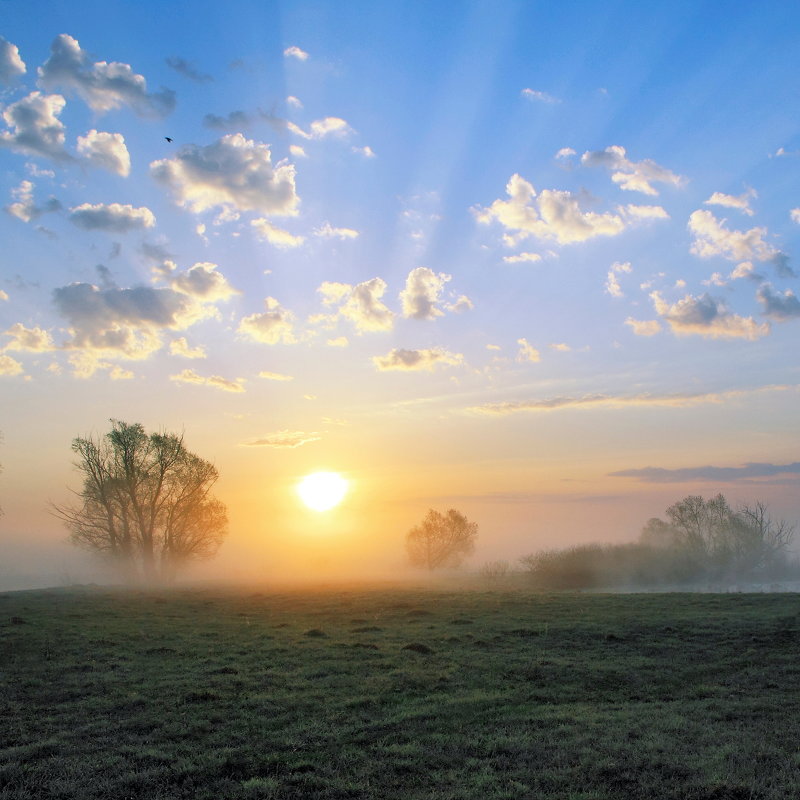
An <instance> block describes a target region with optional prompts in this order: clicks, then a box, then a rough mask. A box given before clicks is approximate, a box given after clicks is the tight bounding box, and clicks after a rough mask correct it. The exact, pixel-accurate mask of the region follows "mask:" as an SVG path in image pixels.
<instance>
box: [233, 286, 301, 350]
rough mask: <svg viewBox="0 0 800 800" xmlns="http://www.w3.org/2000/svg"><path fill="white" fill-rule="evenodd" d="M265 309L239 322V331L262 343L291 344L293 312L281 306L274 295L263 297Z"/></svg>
mask: <svg viewBox="0 0 800 800" xmlns="http://www.w3.org/2000/svg"><path fill="white" fill-rule="evenodd" d="M264 305H265V306H266V309H267V310H266V311H265V312H263V313H262V314H251V315H250V316H249V317H244V318H243V319H242V320H241V322H240V323H239V328H238V331H239V333H240V334H241V335H242V336H244V337H245V338H247V339H251V340H252V341H254V342H261V343H263V344H280V343H283V344H293V343H294V342H295V341H296V339H295V337H294V333H293V325H294V314H292V312H291V311H287V310H286V309H285V308H282V307H281V304H280V303H279V302H278V301H277V300H276V299H275V298H274V297H266V298H264Z"/></svg>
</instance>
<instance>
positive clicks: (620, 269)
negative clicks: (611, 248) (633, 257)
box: [606, 261, 632, 297]
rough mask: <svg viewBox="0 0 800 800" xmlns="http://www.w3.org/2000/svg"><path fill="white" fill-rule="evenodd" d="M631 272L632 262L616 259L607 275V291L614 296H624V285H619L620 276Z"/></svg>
mask: <svg viewBox="0 0 800 800" xmlns="http://www.w3.org/2000/svg"><path fill="white" fill-rule="evenodd" d="M630 272H632V268H631V265H630V262H628V261H625V262H620V261H615V262H614V263H613V264H612V265H611V269H610V270H609V271H608V275H607V276H606V293H607V294H610V295H611V296H612V297H624V295H623V293H622V287H621V286H620V285H619V276H620V275H621V274H623V273H630Z"/></svg>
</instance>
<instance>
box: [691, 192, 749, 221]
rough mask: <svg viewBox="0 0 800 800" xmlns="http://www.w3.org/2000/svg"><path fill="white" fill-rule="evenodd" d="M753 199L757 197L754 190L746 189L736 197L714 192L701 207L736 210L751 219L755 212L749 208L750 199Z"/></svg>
mask: <svg viewBox="0 0 800 800" xmlns="http://www.w3.org/2000/svg"><path fill="white" fill-rule="evenodd" d="M753 197H758V194H757V193H756V190H755V189H748V190H747V191H746V192H745V193H744V194H740V195H739V196H738V197H736V196H734V195H731V194H723V193H722V192H714V194H712V195H711V197H709V198H708V200H705V201H703V205H705V206H724V207H725V208H737V209H739V211H741V212H742V213H744V214H747V216H748V217H752V216H753V214H754V213H755V212H754V211H753V209H752V208H750V198H753Z"/></svg>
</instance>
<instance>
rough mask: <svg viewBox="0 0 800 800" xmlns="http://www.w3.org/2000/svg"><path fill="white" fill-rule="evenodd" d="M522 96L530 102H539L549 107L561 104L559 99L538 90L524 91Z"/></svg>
mask: <svg viewBox="0 0 800 800" xmlns="http://www.w3.org/2000/svg"><path fill="white" fill-rule="evenodd" d="M520 94H521V95H522V96H523V97H524V98H526V99H528V100H538V101H539V102H540V103H548V104H549V105H553V104H555V103H560V102H561V101H560V100H559V99H558V98H557V97H553V95H551V94H547V92H540V91H538V90H536V89H523V90H522V91H521V92H520Z"/></svg>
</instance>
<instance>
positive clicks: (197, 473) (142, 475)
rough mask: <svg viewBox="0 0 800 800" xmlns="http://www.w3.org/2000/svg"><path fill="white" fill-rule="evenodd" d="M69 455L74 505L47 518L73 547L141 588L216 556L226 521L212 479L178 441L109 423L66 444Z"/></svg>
mask: <svg viewBox="0 0 800 800" xmlns="http://www.w3.org/2000/svg"><path fill="white" fill-rule="evenodd" d="M72 450H73V452H74V453H75V454H76V455H77V456H78V460H77V461H76V462H75V466H76V467H77V468H78V470H79V471H80V472H81V473H82V474H83V488H82V490H81V491H79V492H76V493H75V494H76V495H77V497H78V498H79V499H80V504H76V505H72V506H53V512H54V513H55V515H56V516H58V517H59V518H60V519H61V520H62V521H63V522H64V524H65V525H66V527H67V529H68V530H69V532H70V538H71V540H72V542H73V543H74V544H76V545H78V546H80V547H84V548H86V549H88V550H92V551H94V552H97V553H100V554H102V555H104V556H106V557H108V558H109V559H111V560H112V561H113V562H115V563H116V564H118V565H119V566H120V567H122V568H123V570H124V571H125V572H126V573H127V575H128V576H129V577H132V578H133V577H143V578H144V579H145V580H146V581H148V582H154V581H157V580H159V579H161V580H169V579H171V578H173V577H174V575H175V572H176V571H177V570H178V569H179V568H180V567H181V566H182V565H183V564H185V563H186V562H188V561H190V560H193V559H200V558H209V557H211V556H213V555H214V554H215V553H216V552H217V550H218V548H219V546H220V544H221V543H222V540H223V538H224V537H225V534H226V532H227V522H228V520H227V513H226V509H225V506H224V504H223V503H221V502H220V501H219V500H217V499H215V498H214V497H213V496H212V495H211V488H212V487H213V485H214V483H215V482H216V480H217V477H218V473H217V470H216V468H215V467H214V465H213V464H211V463H210V462H208V461H204V460H203V459H202V458H200V457H199V456H197V455H195V454H194V453H191V452H189V451H188V450H187V449H186V447H185V446H184V443H183V436H182V435H181V436H177V435H176V434H173V433H152V434H149V435H148V434H147V433H146V432H145V430H144V428H143V426H142V425H140V424H138V423H136V424H132V425H131V424H128V423H125V422H120V421H118V420H111V431H110V432H109V433H107V434H105V436H102V437H98V438H96V439H95V438H93V437H89V438H77V439H74V440H73V442H72Z"/></svg>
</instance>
